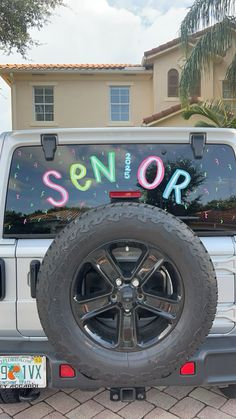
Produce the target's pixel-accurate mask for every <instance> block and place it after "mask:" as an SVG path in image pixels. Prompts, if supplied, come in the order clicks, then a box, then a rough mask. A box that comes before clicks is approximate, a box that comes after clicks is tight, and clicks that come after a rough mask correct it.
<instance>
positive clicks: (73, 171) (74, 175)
mask: <svg viewBox="0 0 236 419" xmlns="http://www.w3.org/2000/svg"><path fill="white" fill-rule="evenodd" d="M78 171H80V172H79V173H78ZM86 173H87V170H86V167H85V166H84V165H83V164H80V163H75V164H72V165H71V166H70V178H71V182H72V183H73V185H74V186H75V187H76V188H77V189H79V190H80V191H83V192H85V191H87V190H88V189H89V188H90V186H91V184H92V180H90V179H88V180H86V181H85V184H84V185H80V184H79V182H78V180H80V179H83V178H84V177H85V176H86Z"/></svg>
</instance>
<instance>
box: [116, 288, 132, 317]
mask: <svg viewBox="0 0 236 419" xmlns="http://www.w3.org/2000/svg"><path fill="white" fill-rule="evenodd" d="M117 296H118V301H119V303H120V304H121V305H122V307H123V309H124V310H126V311H127V310H128V311H130V310H131V309H132V307H133V304H134V302H135V296H136V293H135V289H134V287H132V286H131V285H124V286H123V287H122V288H120V289H119V291H118V293H117Z"/></svg>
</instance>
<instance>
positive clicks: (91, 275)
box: [37, 203, 217, 386]
mask: <svg viewBox="0 0 236 419" xmlns="http://www.w3.org/2000/svg"><path fill="white" fill-rule="evenodd" d="M216 304H217V284H216V277H215V272H214V268H213V265H212V262H211V259H210V257H209V255H208V253H207V251H206V249H205V248H204V246H203V245H202V243H201V241H200V239H199V238H198V237H197V236H195V234H194V233H193V232H192V231H191V230H190V229H189V228H188V227H187V226H186V225H185V224H184V223H183V222H181V221H180V220H179V219H177V218H175V217H174V216H172V215H171V214H168V213H166V212H165V211H163V210H161V209H159V208H156V207H151V206H148V205H144V204H136V203H117V204H111V205H107V206H104V207H99V208H97V209H94V210H90V211H88V212H87V213H85V214H83V215H82V216H81V217H79V218H77V219H76V220H75V221H73V222H72V223H70V224H69V225H68V226H67V227H66V228H65V229H64V230H62V231H61V232H60V233H59V234H58V235H57V237H56V238H55V240H54V242H53V243H52V245H51V246H50V248H49V250H48V251H47V253H46V255H45V258H44V260H43V263H42V266H41V269H40V272H39V278H38V283H37V306H38V312H39V317H40V320H41V323H42V326H43V329H44V331H45V333H46V335H47V337H48V339H49V341H50V342H51V343H52V344H53V345H54V347H55V350H56V351H57V355H58V356H60V357H61V358H63V359H65V360H66V361H67V362H69V363H70V364H72V365H73V366H74V367H75V368H78V369H79V370H80V371H81V372H82V373H84V374H86V375H87V376H89V377H91V378H94V379H99V380H101V382H103V383H105V384H107V385H109V384H111V383H112V384H114V383H117V384H119V386H120V385H121V384H122V385H124V384H125V383H126V384H129V385H131V383H132V384H133V385H135V384H136V385H140V381H141V380H140V377H141V376H142V383H144V382H145V383H148V382H153V381H155V380H157V379H161V378H163V377H166V376H168V375H169V374H170V373H171V372H172V371H173V370H175V369H176V368H177V367H179V366H180V365H181V364H183V363H184V362H185V361H186V360H187V359H188V358H189V356H191V355H193V354H194V352H195V351H196V349H197V348H198V347H199V346H200V344H201V343H202V342H203V340H204V338H205V336H206V335H207V334H208V333H209V330H210V328H211V326H212V322H213V319H214V315H215V311H216Z"/></svg>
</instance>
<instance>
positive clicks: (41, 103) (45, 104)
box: [34, 86, 54, 121]
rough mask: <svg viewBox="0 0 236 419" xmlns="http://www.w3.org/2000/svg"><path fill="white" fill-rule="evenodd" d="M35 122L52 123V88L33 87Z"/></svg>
mask: <svg viewBox="0 0 236 419" xmlns="http://www.w3.org/2000/svg"><path fill="white" fill-rule="evenodd" d="M34 114H35V121H54V91H53V87H52V86H35V87H34Z"/></svg>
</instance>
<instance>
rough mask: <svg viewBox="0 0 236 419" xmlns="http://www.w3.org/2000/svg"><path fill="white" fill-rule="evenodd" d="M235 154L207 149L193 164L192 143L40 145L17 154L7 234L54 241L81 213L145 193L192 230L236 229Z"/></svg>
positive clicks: (218, 147)
mask: <svg viewBox="0 0 236 419" xmlns="http://www.w3.org/2000/svg"><path fill="white" fill-rule="evenodd" d="M235 179H236V167H235V156H234V152H233V150H232V149H231V147H229V146H227V145H215V144H214V145H213V144H211V145H208V146H207V148H206V149H205V152H204V155H203V158H202V159H200V160H194V157H193V152H192V149H191V147H190V145H188V144H178V145H176V144H112V145H108V144H105V145H104V144H103V145H69V146H58V147H57V150H56V154H55V158H54V160H53V161H52V162H48V161H46V160H45V157H44V153H43V150H42V147H40V146H35V147H21V148H18V149H17V150H16V151H15V152H14V155H13V160H12V165H11V171H10V179H9V185H8V193H7V202H6V211H5V220H4V235H5V236H7V237H18V236H20V235H27V234H43V235H55V234H56V233H57V232H58V231H60V230H61V229H62V228H63V227H64V226H65V225H66V224H68V223H69V222H70V221H72V220H73V219H75V218H76V217H77V216H78V215H80V214H81V213H83V212H84V211H87V210H89V209H91V208H94V207H97V206H99V205H102V204H108V203H109V202H110V198H109V192H110V191H119V190H120V191H129V190H140V191H141V202H145V203H147V204H150V205H154V206H157V207H160V208H162V209H164V210H165V211H167V212H170V213H172V214H174V215H175V216H178V217H180V218H181V219H182V220H183V221H184V222H186V223H187V224H188V225H189V226H190V227H191V228H192V229H194V230H195V231H215V232H217V231H231V232H233V231H235V230H236V182H235Z"/></svg>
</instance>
